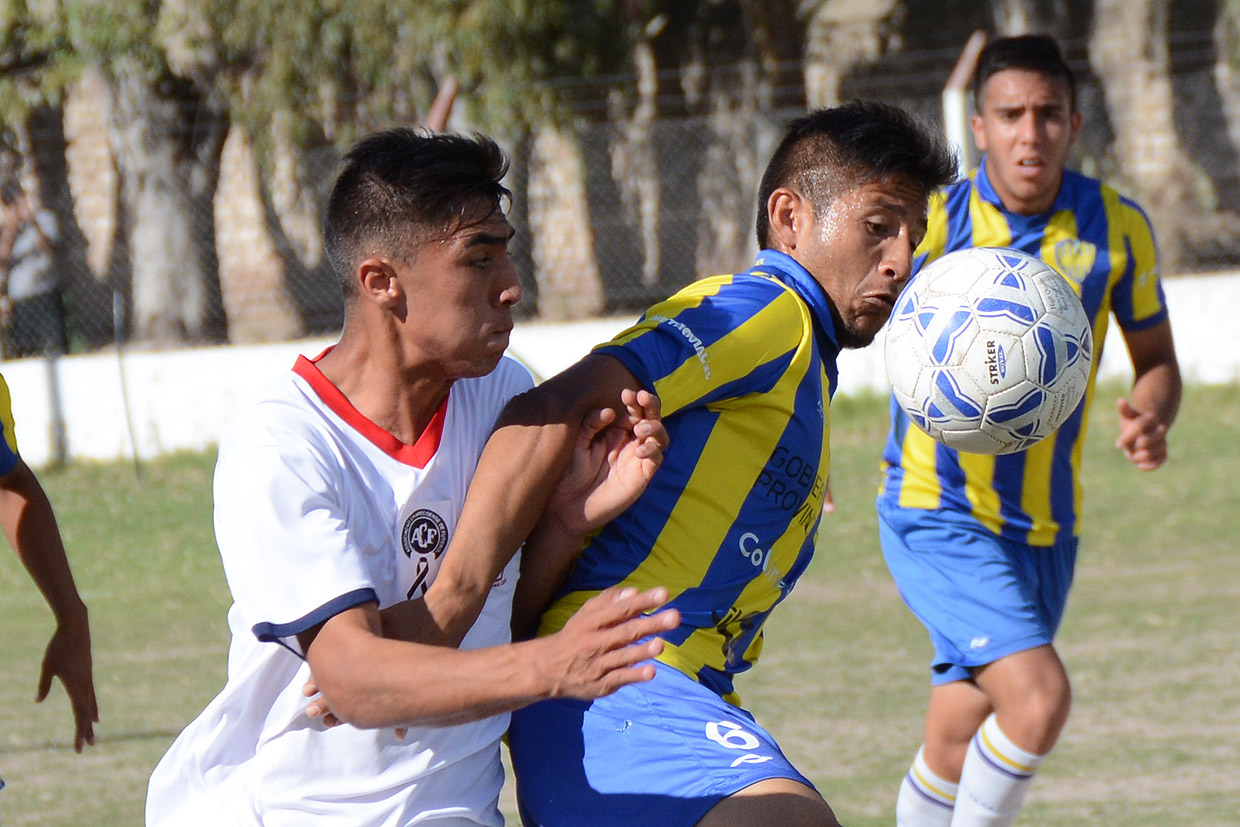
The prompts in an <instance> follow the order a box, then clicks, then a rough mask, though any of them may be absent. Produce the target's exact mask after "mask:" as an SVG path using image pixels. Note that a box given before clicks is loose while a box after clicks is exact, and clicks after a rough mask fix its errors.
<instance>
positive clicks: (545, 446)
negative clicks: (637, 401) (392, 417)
mask: <svg viewBox="0 0 1240 827" xmlns="http://www.w3.org/2000/svg"><path fill="white" fill-rule="evenodd" d="M640 389H641V384H640V383H639V382H638V381H637V378H636V377H634V376H633V374H632V373H630V372H629V370H628V369H627V368H625V367H624V365H623V364H621V363H620V362H619V360H617V359H615V358H613V357H610V356H603V355H597V354H594V355H590V356H587V357H585V358H584V359H582V360H581V361H580V362H578V363H577V364H575V365H573V366H572V367H570V368H568V369H567V370H565V371H563V372H562V373H560V374H559V375H557V376H555V377H553V378H551V379H549V380H547V381H546V382H544V383H543V384H541V385H539V386H538V387H536V388H533V389H532V390H529V391H527V392H526V393H523V394H521V395H520V396H517V397H515V398H514V399H513V400H512V401H511V402H509V403H508V406H507V407H506V408H505V409H504V413H503V415H502V416H501V417H500V421H499V423H498V425H497V426H496V429H495V433H494V434H492V436H491V438H490V440H489V441H488V442H487V446H486V449H485V450H484V451H483V453H482V458H481V459H480V460H479V462H478V468H477V471H476V472H475V474H474V478H473V482H472V483H471V484H470V488H469V494H468V495H467V497H466V499H465V505H464V507H463V509H462V511H461V517H460V520H458V522H457V527H456V533H455V535H454V536H453V538H452V542H451V545H450V546H449V547H448V550H447V551H446V552H445V554H444V560H443V565H442V567H441V568H440V570H439V573H438V575H437V576H436V579H435V582H434V584H432V585H431V587H430V589H428V590H427V593H426V597H425V599H424V600H425V603H426V609H427V611H428V612H429V614H430V618H431V621H432V623H433V624H434V625H435V627H436V628H437V629H439V630H441V631H442V633H443V635H444V636H445V637H446V638H447V639H448V640H450V641H452V642H453V643H454V644H455V643H456V642H459V641H460V640H461V639H462V638H463V637H464V635H465V632H466V631H467V630H468V629H469V627H470V626H471V625H472V624H473V622H474V619H475V618H477V616H478V612H480V611H481V609H482V605H483V603H484V602H485V601H486V596H487V594H488V593H489V592H490V589H491V584H492V583H494V582H495V578H496V577H497V576H498V574H499V572H500V571H502V570H503V568H504V566H505V565H507V564H508V561H509V560H511V559H512V555H513V554H514V553H515V552H516V550H517V548H518V547H519V546H520V545H521V543H522V542H523V541H524V540H525V538H526V537H528V536H529V535H530V533H531V532H532V531H533V529H534V525H535V523H536V522H537V521H538V519H539V518H540V516H541V515H542V513H543V510H544V508H545V507H546V504H547V501H548V500H549V499H550V497H551V493H552V491H553V490H554V488H555V485H556V482H557V481H558V480H559V479H560V478H561V476H562V475H563V473H564V469H565V467H566V466H567V464H568V460H569V456H570V455H571V453H572V450H573V446H574V444H575V443H576V440H577V436H578V433H579V430H580V427H581V423H582V422H583V421H585V418H586V416H587V415H588V414H589V412H590V411H592V410H596V409H599V408H606V407H612V408H617V409H623V410H622V411H620V412H619V416H620V417H628V416H629V413H628V410H627V407H626V406H624V404H623V403H622V402H621V394H622V393H623V392H624V391H625V390H629V391H631V392H634V393H636V392H637V391H638V390H640Z"/></svg>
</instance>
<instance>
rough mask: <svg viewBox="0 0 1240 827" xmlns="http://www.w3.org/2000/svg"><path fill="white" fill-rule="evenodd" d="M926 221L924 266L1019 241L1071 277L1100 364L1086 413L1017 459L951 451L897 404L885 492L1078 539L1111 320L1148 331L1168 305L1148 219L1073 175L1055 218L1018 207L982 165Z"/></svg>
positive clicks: (1052, 537)
mask: <svg viewBox="0 0 1240 827" xmlns="http://www.w3.org/2000/svg"><path fill="white" fill-rule="evenodd" d="M928 221H929V226H928V228H927V235H926V241H925V242H923V244H922V246H921V247H919V249H918V254H919V256H921V257H923V259H924V260H922V261H920V266H924V265H925V262H927V261H930V260H932V259H934V258H937V257H939V256H941V255H944V254H946V253H948V252H952V251H954V250H959V249H964V248H967V247H1002V246H1010V247H1014V248H1016V249H1019V250H1023V251H1025V252H1027V253H1031V254H1034V255H1037V256H1039V257H1040V258H1041V259H1042V260H1043V261H1045V262H1046V263H1047V264H1049V265H1050V266H1051V267H1053V268H1054V269H1055V270H1056V271H1058V272H1059V273H1060V274H1061V275H1063V276H1064V277H1065V279H1067V280H1068V282H1069V283H1071V284H1072V286H1073V289H1074V290H1075V291H1076V292H1077V294H1078V295H1079V296H1080V297H1081V302H1082V305H1083V306H1084V308H1085V311H1086V314H1087V315H1088V316H1089V317H1090V321H1091V324H1092V327H1093V339H1094V361H1093V364H1092V365H1091V371H1090V379H1089V383H1088V385H1087V387H1086V397H1085V402H1084V405H1083V406H1082V409H1081V410H1078V411H1077V412H1076V413H1075V414H1074V415H1073V416H1072V417H1070V418H1069V420H1068V421H1067V422H1065V423H1064V424H1063V425H1062V426H1061V428H1060V430H1059V432H1058V433H1057V434H1055V435H1054V436H1053V437H1051V438H1048V439H1047V440H1045V441H1044V442H1041V443H1039V444H1038V445H1035V446H1034V447H1033V448H1031V449H1029V450H1028V451H1024V452H1021V453H1020V454H1017V455H1010V456H999V457H983V456H978V455H969V454H964V453H960V452H957V451H952V450H951V449H948V448H946V447H944V446H941V445H939V444H937V443H935V442H933V441H932V440H931V439H930V438H929V437H927V436H925V435H924V434H923V433H922V432H921V431H919V430H917V429H916V427H915V426H914V425H912V423H911V422H909V421H908V420H907V417H905V416H904V415H903V413H902V412H900V411H899V410H898V409H897V408H895V407H894V406H893V417H894V419H893V427H892V431H891V437H890V438H889V440H888V444H887V447H886V449H885V451H884V453H883V485H882V486H881V487H880V490H879V497H880V499H883V500H885V501H886V502H888V503H890V504H891V505H894V506H898V507H902V508H926V509H932V508H940V507H950V508H956V509H960V510H962V511H967V512H968V513H970V514H972V515H973V516H974V517H976V518H977V519H978V520H979V521H980V522H982V523H983V524H984V525H985V526H986V527H988V528H989V529H991V530H993V531H996V532H997V533H1000V534H1001V535H1002V536H1004V537H1007V538H1009V539H1011V540H1014V541H1017V542H1023V543H1028V544H1030V545H1035V546H1046V545H1052V544H1055V543H1058V542H1061V541H1063V540H1066V539H1069V538H1071V537H1074V536H1077V534H1078V533H1079V530H1080V518H1081V508H1082V499H1083V498H1082V490H1081V486H1080V479H1079V469H1080V463H1081V457H1082V454H1083V446H1084V440H1085V434H1086V432H1087V426H1088V422H1089V417H1088V416H1087V411H1088V407H1089V405H1090V404H1092V402H1093V398H1094V380H1095V378H1096V376H1097V371H1098V366H1099V363H1100V359H1101V354H1102V348H1103V344H1104V342H1105V339H1106V335H1107V330H1108V327H1109V325H1110V322H1111V318H1112V317H1114V318H1115V319H1116V321H1117V323H1118V324H1120V325H1121V326H1122V327H1123V328H1125V329H1140V328H1141V327H1142V326H1143V325H1146V326H1148V325H1150V324H1156V323H1158V322H1159V321H1160V320H1161V319H1163V318H1165V316H1166V312H1167V311H1166V306H1165V303H1164V299H1163V294H1162V286H1161V284H1160V282H1159V279H1158V273H1157V262H1156V259H1155V247H1154V237H1153V233H1152V230H1151V229H1150V225H1149V222H1148V220H1147V219H1146V217H1145V215H1144V213H1142V211H1141V210H1140V208H1139V207H1138V206H1136V205H1135V204H1134V203H1132V202H1131V201H1129V200H1127V199H1125V198H1123V197H1122V196H1120V195H1119V194H1118V193H1117V192H1116V191H1115V190H1114V189H1112V188H1111V187H1108V186H1106V185H1105V184H1102V183H1100V182H1098V181H1096V180H1093V179H1090V178H1087V177H1085V176H1083V175H1080V174H1079V173H1075V172H1071V171H1069V172H1067V173H1065V176H1064V182H1063V185H1062V186H1061V189H1060V192H1059V194H1058V195H1057V197H1056V201H1055V204H1054V206H1053V208H1052V211H1051V212H1050V213H1048V214H1044V215H1036V216H1024V215H1016V214H1013V213H1009V212H1007V211H1005V210H1004V209H1003V208H1002V204H1001V202H1000V199H999V197H998V195H997V194H996V193H995V191H994V188H993V187H992V186H991V184H990V182H989V180H988V179H987V178H986V175H985V169H984V166H983V167H982V168H981V169H979V170H976V171H974V173H973V174H972V175H971V176H970V177H969V178H968V179H966V180H964V181H961V182H958V183H956V184H953V185H952V186H951V187H949V188H947V189H946V190H944V191H943V192H942V193H939V194H936V195H935V196H934V197H933V198H932V199H931V209H930V211H929V217H928Z"/></svg>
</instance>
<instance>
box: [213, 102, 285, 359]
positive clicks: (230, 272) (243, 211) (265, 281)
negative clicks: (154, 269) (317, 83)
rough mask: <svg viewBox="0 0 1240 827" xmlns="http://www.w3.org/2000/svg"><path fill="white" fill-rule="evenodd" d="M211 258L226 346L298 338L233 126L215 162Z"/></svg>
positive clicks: (249, 151) (247, 160)
mask: <svg viewBox="0 0 1240 827" xmlns="http://www.w3.org/2000/svg"><path fill="white" fill-rule="evenodd" d="M215 232H216V256H217V258H218V261H219V278H220V290H221V293H222V297H223V304H224V311H225V314H226V315H227V318H228V341H230V342H232V343H233V344H243V343H249V342H279V341H287V340H289V339H294V338H296V337H297V336H298V335H300V333H301V318H300V316H299V315H298V313H297V309H296V307H295V305H294V304H293V301H292V300H291V298H290V296H289V293H288V289H287V275H286V268H285V262H284V258H283V257H282V256H281V255H280V253H279V251H278V250H277V249H276V245H275V242H274V241H273V240H272V237H271V232H270V229H269V221H268V217H267V208H266V203H265V201H264V199H263V193H262V185H261V183H260V181H259V175H258V166H257V163H256V160H255V156H254V147H253V144H252V143H251V142H250V138H249V135H248V134H246V131H245V129H244V128H243V127H241V126H239V125H234V126H233V127H232V128H231V129H230V130H229V132H228V139H227V140H226V141H225V143H224V149H223V152H222V155H221V159H220V178H219V187H218V188H217V191H216V195H215Z"/></svg>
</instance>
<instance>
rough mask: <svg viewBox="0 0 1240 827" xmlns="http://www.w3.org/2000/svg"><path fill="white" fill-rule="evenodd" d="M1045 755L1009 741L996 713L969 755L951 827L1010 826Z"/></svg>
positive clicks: (981, 730)
mask: <svg viewBox="0 0 1240 827" xmlns="http://www.w3.org/2000/svg"><path fill="white" fill-rule="evenodd" d="M1045 758H1046V756H1045V755H1034V754H1033V753H1031V752H1026V751H1025V750H1023V749H1021V748H1020V747H1018V746H1016V745H1015V744H1013V743H1012V742H1011V741H1010V740H1008V737H1007V736H1006V735H1004V734H1003V732H1002V730H1000V729H999V724H998V722H997V721H996V720H995V716H994V715H993V714H992V715H991V716H990V717H989V718H987V719H986V720H985V721H984V722H983V723H982V726H981V728H979V729H978V731H977V734H976V735H974V736H973V741H972V742H971V743H970V744H969V751H968V753H966V754H965V758H964V770H963V771H962V773H961V775H960V795H959V797H958V798H957V800H956V809H955V811H954V815H953V816H952V821H951V827H1008V825H1010V824H1012V822H1014V821H1015V820H1016V814H1017V813H1019V812H1020V807H1021V805H1022V804H1024V803H1025V796H1027V795H1028V794H1029V788H1030V787H1032V786H1033V777H1034V774H1035V773H1036V772H1037V770H1038V766H1039V765H1040V764H1041V763H1042V761H1043V760H1044V759H1045Z"/></svg>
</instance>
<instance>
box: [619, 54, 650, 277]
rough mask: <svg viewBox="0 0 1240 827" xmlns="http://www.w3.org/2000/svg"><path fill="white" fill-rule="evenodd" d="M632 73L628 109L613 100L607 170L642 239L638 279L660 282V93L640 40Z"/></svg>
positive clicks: (648, 55) (648, 56)
mask: <svg viewBox="0 0 1240 827" xmlns="http://www.w3.org/2000/svg"><path fill="white" fill-rule="evenodd" d="M633 62H634V68H635V70H636V72H637V101H636V104H635V106H634V107H633V111H632V112H631V113H627V114H626V113H623V112H621V111H620V107H619V106H618V105H617V104H616V102H615V101H614V100H613V104H612V113H611V118H612V120H613V122H615V123H616V125H617V131H618V132H619V137H618V138H617V139H616V140H615V142H613V144H612V147H611V173H612V176H613V177H614V178H615V180H616V185H617V186H618V187H619V189H620V198H621V201H622V202H623V203H624V207H625V211H626V212H627V213H628V214H629V216H630V217H631V220H632V221H633V223H635V224H636V226H637V229H638V237H639V238H640V239H641V250H642V263H641V283H642V284H644V285H646V286H648V287H649V286H652V285H654V284H656V283H657V282H658V281H659V269H660V267H661V266H662V254H661V251H660V247H659V204H660V201H661V200H662V199H661V188H662V183H661V181H660V178H659V162H658V158H657V157H656V150H655V144H654V122H655V115H656V114H657V113H656V106H655V99H656V97H657V95H658V93H659V81H658V77H657V74H656V72H657V68H658V67H657V66H656V65H655V56H654V50H653V49H652V48H651V45H650V43H649V41H642V42H641V43H639V44H638V45H637V48H636V49H635V51H634V53H633Z"/></svg>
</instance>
